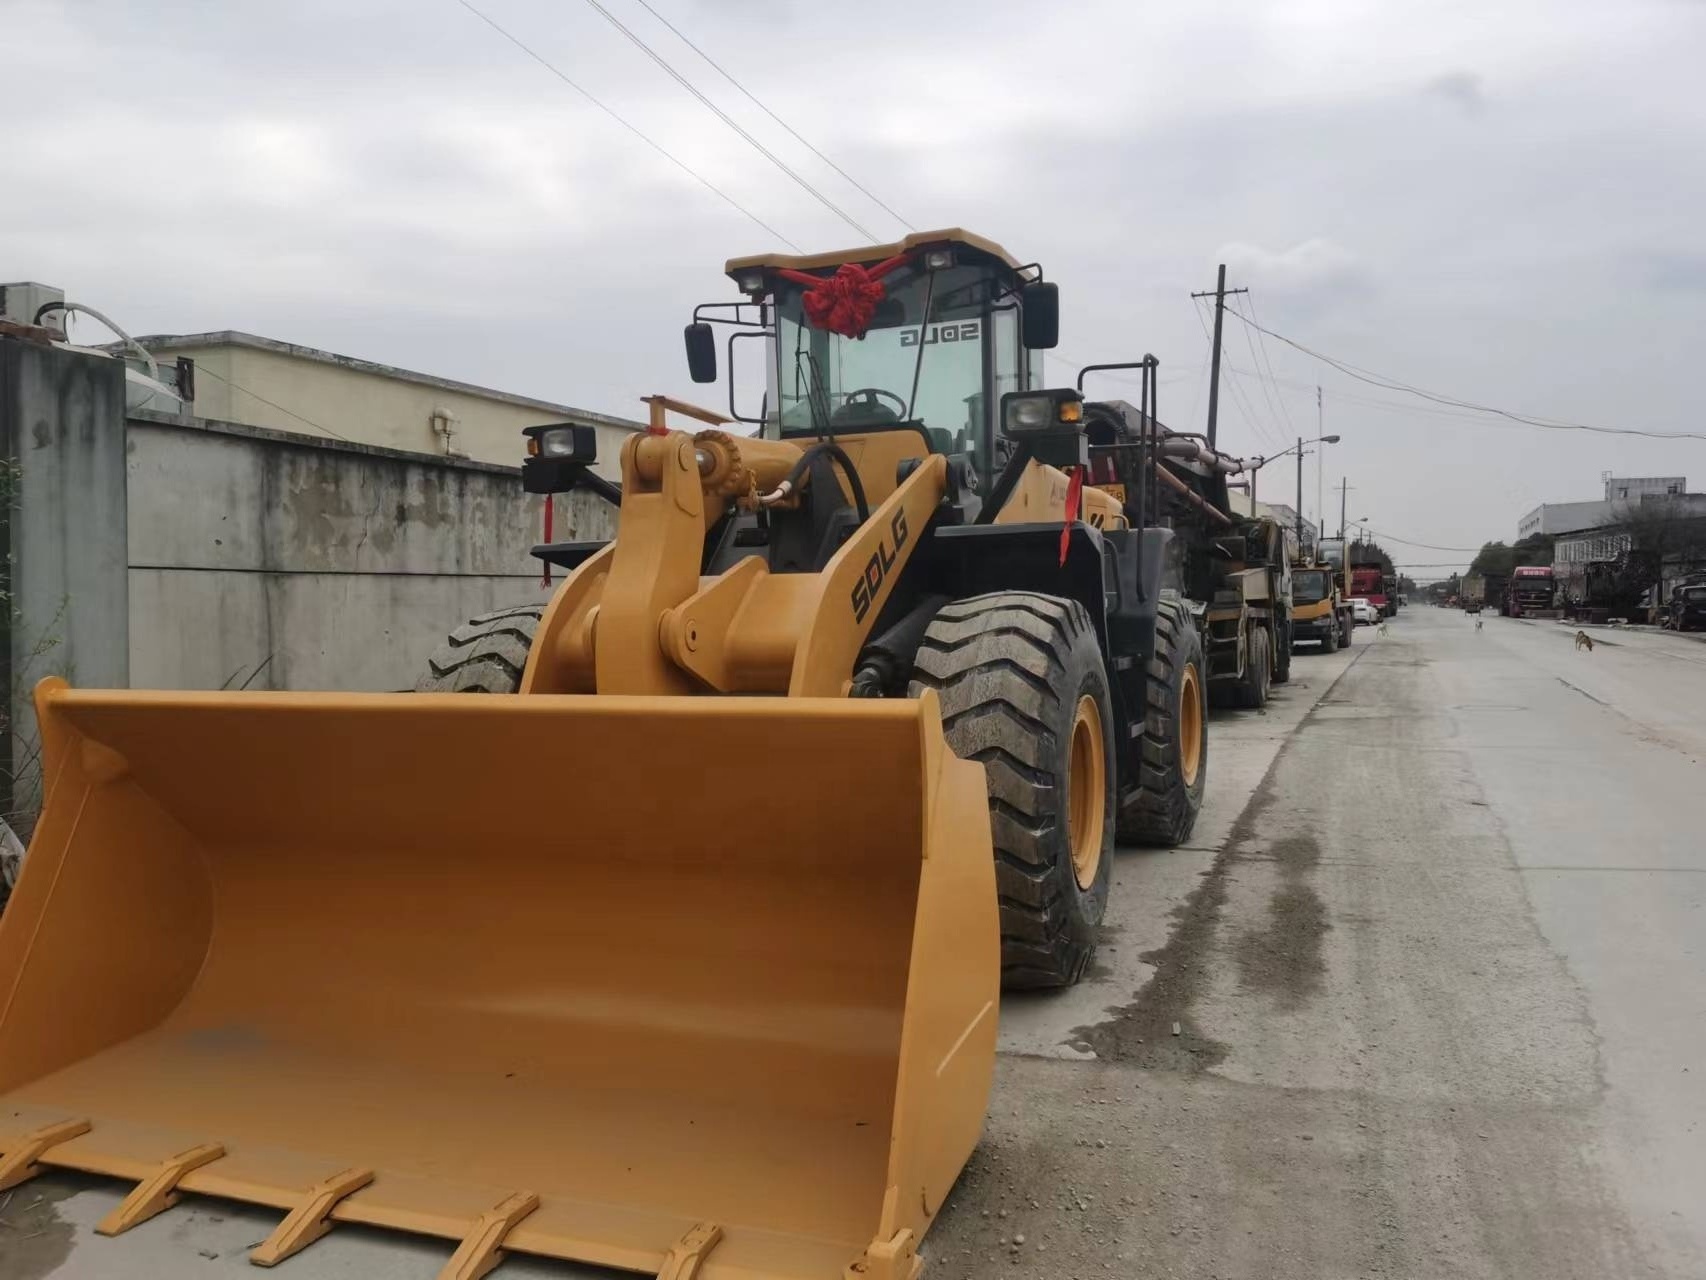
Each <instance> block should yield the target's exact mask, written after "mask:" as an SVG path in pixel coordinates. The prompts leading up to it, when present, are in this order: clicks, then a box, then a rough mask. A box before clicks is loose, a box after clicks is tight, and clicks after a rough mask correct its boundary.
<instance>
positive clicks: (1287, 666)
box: [1274, 626, 1292, 684]
mask: <svg viewBox="0 0 1706 1280" xmlns="http://www.w3.org/2000/svg"><path fill="white" fill-rule="evenodd" d="M1274 634H1275V635H1276V636H1277V637H1278V639H1277V640H1275V642H1274V683H1275V684H1284V683H1285V682H1286V681H1288V680H1290V679H1291V643H1292V641H1291V628H1290V627H1289V626H1286V627H1280V628H1278V629H1277V630H1276V631H1275V632H1274Z"/></svg>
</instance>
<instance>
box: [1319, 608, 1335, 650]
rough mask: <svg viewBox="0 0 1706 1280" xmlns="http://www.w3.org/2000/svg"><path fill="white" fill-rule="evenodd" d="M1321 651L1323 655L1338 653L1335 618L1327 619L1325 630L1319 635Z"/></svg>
mask: <svg viewBox="0 0 1706 1280" xmlns="http://www.w3.org/2000/svg"><path fill="white" fill-rule="evenodd" d="M1321 651H1322V652H1323V653H1337V652H1338V651H1339V620H1338V619H1337V618H1333V617H1329V618H1328V619H1327V629H1326V630H1325V631H1323V632H1322V633H1321Z"/></svg>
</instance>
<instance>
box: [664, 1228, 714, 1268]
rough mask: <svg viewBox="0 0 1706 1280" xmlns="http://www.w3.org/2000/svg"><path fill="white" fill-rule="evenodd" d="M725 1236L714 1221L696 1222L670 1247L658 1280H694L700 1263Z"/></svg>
mask: <svg viewBox="0 0 1706 1280" xmlns="http://www.w3.org/2000/svg"><path fill="white" fill-rule="evenodd" d="M722 1238H723V1229H722V1228H721V1227H719V1226H718V1225H717V1224H716V1223H714V1222H696V1223H694V1224H693V1226H692V1227H690V1228H688V1230H687V1232H686V1233H685V1234H684V1235H683V1236H682V1237H681V1239H679V1240H677V1241H676V1242H675V1244H674V1245H672V1246H671V1247H670V1251H669V1257H667V1258H665V1259H664V1263H663V1270H662V1271H659V1272H658V1280H693V1277H694V1276H696V1275H698V1274H699V1264H700V1263H702V1262H704V1261H705V1258H706V1256H707V1255H708V1254H709V1253H710V1252H711V1250H712V1249H715V1248H716V1247H717V1241H719V1240H721V1239H722Z"/></svg>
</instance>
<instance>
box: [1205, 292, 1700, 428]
mask: <svg viewBox="0 0 1706 1280" xmlns="http://www.w3.org/2000/svg"><path fill="white" fill-rule="evenodd" d="M1232 314H1233V315H1234V316H1237V317H1238V319H1239V320H1240V321H1241V322H1242V323H1244V324H1247V325H1249V326H1250V327H1251V328H1253V329H1256V330H1257V331H1259V332H1261V333H1265V334H1267V335H1268V336H1269V337H1270V338H1275V339H1277V340H1278V341H1280V342H1283V343H1285V344H1286V345H1287V346H1288V347H1295V348H1296V349H1297V350H1299V351H1301V352H1303V354H1304V355H1306V356H1312V357H1313V358H1315V359H1316V360H1319V361H1321V362H1322V363H1323V364H1326V365H1330V366H1331V367H1333V368H1334V369H1337V370H1338V371H1339V372H1340V373H1342V374H1344V375H1345V376H1346V377H1348V378H1355V379H1356V380H1357V381H1358V382H1366V383H1368V384H1369V385H1370V386H1374V387H1380V388H1381V389H1382V390H1385V391H1402V392H1405V393H1406V394H1408V395H1413V396H1419V397H1421V398H1422V399H1423V400H1431V401H1433V402H1434V403H1435V404H1442V405H1449V406H1451V407H1453V408H1457V409H1471V410H1474V411H1475V412H1476V413H1484V414H1493V415H1495V416H1497V417H1500V418H1509V419H1510V420H1511V421H1512V422H1519V423H1522V424H1523V425H1524V426H1530V427H1539V428H1542V429H1543V430H1547V431H1591V432H1595V433H1597V434H1599V435H1608V436H1644V437H1646V438H1647V439H1649V440H1706V433H1702V432H1698V431H1646V430H1643V429H1641V428H1639V427H1606V426H1596V425H1594V424H1592V423H1587V422H1571V421H1569V420H1567V419H1564V418H1539V417H1534V416H1532V415H1529V414H1524V413H1516V412H1513V411H1512V410H1510V409H1500V408H1498V407H1497V406H1495V405H1486V404H1477V403H1476V402H1475V401H1473V400H1462V399H1459V398H1458V397H1456V396H1448V395H1445V394H1443V393H1442V392H1438V391H1428V390H1426V389H1425V388H1423V387H1417V386H1412V385H1410V384H1409V383H1407V382H1401V381H1399V380H1398V379H1396V378H1392V377H1388V376H1387V375H1385V374H1380V373H1375V372H1373V371H1372V370H1369V369H1361V368H1358V367H1357V366H1356V365H1353V364H1350V363H1348V362H1346V361H1343V360H1337V359H1334V358H1333V357H1332V356H1329V355H1326V354H1324V353H1322V352H1320V351H1316V350H1315V349H1314V348H1312V347H1307V346H1305V345H1304V344H1303V343H1301V342H1298V341H1297V340H1296V339H1294V338H1288V337H1286V336H1285V335H1284V334H1283V333H1275V332H1274V331H1273V330H1272V329H1267V328H1263V327H1262V326H1261V325H1259V324H1257V323H1256V322H1255V321H1254V320H1252V319H1250V318H1249V317H1248V316H1244V315H1240V314H1239V313H1238V312H1237V311H1233V313H1232Z"/></svg>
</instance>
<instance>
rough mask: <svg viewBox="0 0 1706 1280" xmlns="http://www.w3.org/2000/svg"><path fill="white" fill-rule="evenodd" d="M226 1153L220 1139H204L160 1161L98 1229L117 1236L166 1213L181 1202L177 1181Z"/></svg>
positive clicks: (100, 1223)
mask: <svg viewBox="0 0 1706 1280" xmlns="http://www.w3.org/2000/svg"><path fill="white" fill-rule="evenodd" d="M224 1154H225V1148H224V1147H222V1146H221V1145H220V1144H219V1143H217V1142H204V1143H202V1145H201V1146H199V1147H191V1148H190V1149H189V1150H188V1151H180V1152H179V1153H178V1154H177V1155H175V1156H172V1157H171V1158H170V1159H168V1160H165V1161H163V1162H161V1165H160V1167H159V1168H158V1169H156V1170H155V1171H154V1172H153V1173H151V1174H149V1175H148V1176H147V1177H146V1178H144V1179H143V1180H142V1181H141V1182H139V1183H137V1184H136V1186H135V1187H134V1188H132V1189H131V1192H130V1194H129V1195H127V1196H126V1197H125V1198H124V1199H123V1201H121V1202H120V1204H119V1206H118V1208H116V1209H114V1210H113V1211H112V1212H111V1213H109V1214H108V1215H107V1216H106V1217H104V1218H102V1219H101V1221H100V1222H99V1224H97V1225H96V1227H95V1230H96V1231H98V1232H100V1233H101V1234H102V1235H104V1236H116V1235H118V1234H119V1232H121V1231H129V1230H130V1229H131V1228H132V1227H134V1226H136V1225H137V1224H138V1223H143V1222H147V1221H148V1219H150V1218H152V1217H153V1216H154V1215H155V1214H157V1213H164V1212H165V1211H166V1210H167V1209H170V1208H171V1207H172V1206H173V1205H175V1204H176V1203H177V1202H178V1183H179V1182H180V1181H181V1180H182V1179H183V1176H184V1175H185V1174H186V1173H189V1172H190V1171H191V1170H193V1169H199V1168H201V1167H202V1165H204V1164H211V1163H212V1162H213V1161H215V1160H217V1159H219V1158H220V1157H221V1156H223V1155H224Z"/></svg>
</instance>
